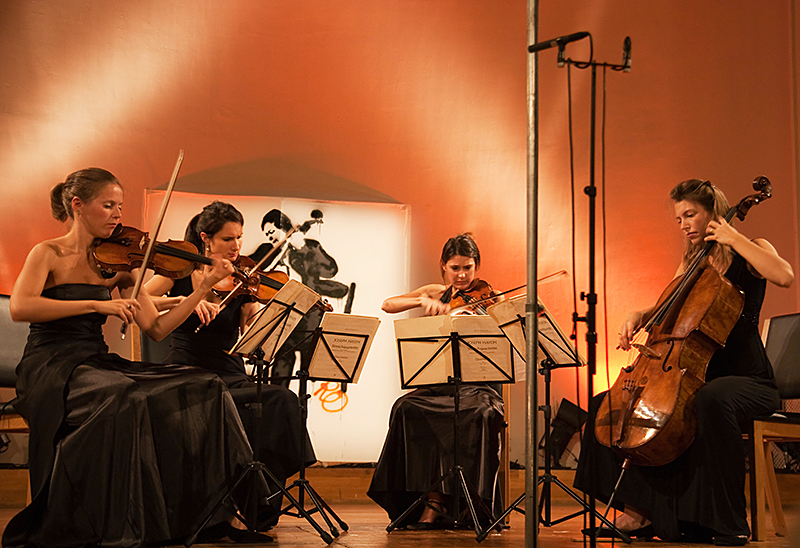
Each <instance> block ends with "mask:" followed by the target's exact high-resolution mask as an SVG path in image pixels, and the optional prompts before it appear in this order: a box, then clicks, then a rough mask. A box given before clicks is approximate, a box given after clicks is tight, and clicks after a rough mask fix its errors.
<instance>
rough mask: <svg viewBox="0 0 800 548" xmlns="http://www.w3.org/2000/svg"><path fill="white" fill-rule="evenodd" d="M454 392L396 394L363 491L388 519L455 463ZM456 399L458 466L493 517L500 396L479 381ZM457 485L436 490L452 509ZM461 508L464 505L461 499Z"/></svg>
mask: <svg viewBox="0 0 800 548" xmlns="http://www.w3.org/2000/svg"><path fill="white" fill-rule="evenodd" d="M445 293H446V294H447V292H445ZM443 301H445V299H443ZM453 395H454V389H453V387H452V386H443V387H431V388H418V389H416V390H414V391H413V392H410V393H408V394H405V395H403V396H401V397H400V398H398V399H397V401H395V403H394V406H393V407H392V412H391V415H390V416H389V432H388V433H387V435H386V441H385V442H384V445H383V450H382V451H381V456H380V458H379V459H378V463H377V465H376V467H375V473H374V474H373V476H372V483H370V486H369V490H368V491H367V495H368V496H369V497H370V498H371V499H372V500H374V501H375V502H377V503H378V504H379V505H380V506H381V507H382V508H383V509H384V510H386V513H387V514H389V519H391V520H392V521H395V520H396V519H397V518H399V517H400V516H401V515H402V514H403V512H405V511H406V510H407V509H408V507H409V506H411V505H412V504H413V503H414V501H415V500H417V499H418V498H419V497H420V496H421V495H422V494H424V493H425V492H427V491H428V490H429V489H430V488H431V487H433V483H434V482H435V481H436V480H438V479H439V478H440V477H441V476H442V475H443V474H445V473H447V471H448V470H450V468H452V466H453V419H454V417H455V404H454V401H453ZM459 398H460V399H459V402H460V403H459V415H458V429H459V430H458V435H459V464H460V465H461V467H462V468H463V469H464V475H465V477H466V479H467V482H468V484H469V485H470V486H471V487H473V488H474V489H475V490H476V491H477V494H478V495H479V496H480V498H481V499H482V500H483V502H484V503H485V505H486V507H487V508H488V509H489V510H490V511H491V512H492V513H494V514H495V515H497V514H498V513H499V512H502V506H503V501H502V499H501V497H500V486H499V483H498V476H497V473H498V470H499V467H500V437H501V435H502V432H503V428H504V426H505V420H504V417H503V399H502V398H501V397H500V394H498V392H497V390H495V389H494V388H492V387H490V386H487V385H483V384H474V385H473V384H462V385H461V387H460V391H459ZM456 489H457V487H456V485H455V481H453V478H451V479H450V480H448V481H446V482H445V483H444V485H442V486H440V488H439V489H438V490H439V491H440V492H442V493H443V494H444V495H445V503H444V505H445V508H447V509H448V510H450V511H453V508H452V506H453V504H452V502H448V501H449V500H450V499H449V497H451V496H452V494H453V493H454V492H456ZM460 507H461V508H466V505H465V502H463V503H461V504H460ZM423 510H424V506H423V505H419V506H418V507H417V508H416V509H415V511H414V512H412V513H411V514H409V515H408V516H407V517H406V519H405V520H404V523H400V524H398V526H400V527H403V526H405V525H408V524H412V523H416V522H417V521H419V518H420V516H421V514H422V511H423ZM483 514H484V515H481V514H479V518H482V519H483V518H488V519H489V521H491V519H492V516H486V515H485V512H484V513H483Z"/></svg>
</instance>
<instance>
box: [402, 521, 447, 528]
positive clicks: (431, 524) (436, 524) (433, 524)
mask: <svg viewBox="0 0 800 548" xmlns="http://www.w3.org/2000/svg"><path fill="white" fill-rule="evenodd" d="M406 529H408V530H409V531H433V530H435V529H444V527H443V526H442V522H441V521H440V520H438V519H436V520H434V521H418V522H417V523H412V524H410V525H408V526H407V527H406Z"/></svg>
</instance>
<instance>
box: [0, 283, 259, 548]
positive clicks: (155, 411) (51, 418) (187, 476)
mask: <svg viewBox="0 0 800 548" xmlns="http://www.w3.org/2000/svg"><path fill="white" fill-rule="evenodd" d="M43 296H45V297H48V298H52V299H60V300H83V299H88V300H107V299H110V298H111V297H110V294H109V292H108V289H107V288H105V287H103V286H96V285H87V284H69V285H61V286H56V287H52V288H49V289H47V290H46V291H44V292H43ZM105 320H106V317H105V316H103V315H100V314H86V315H82V316H76V317H71V318H64V319H61V320H56V321H52V322H45V323H34V324H31V332H30V335H29V338H28V344H27V346H26V348H25V352H24V355H23V357H22V361H21V362H20V364H19V366H18V367H17V375H18V380H17V395H18V397H19V400H18V404H17V408H18V409H19V411H20V413H21V414H22V415H23V416H24V417H25V418H26V419H27V421H28V423H29V425H30V428H31V435H30V446H29V457H30V476H31V494H32V496H33V502H32V503H31V504H30V505H29V506H28V507H26V508H25V509H24V510H23V511H22V512H20V513H19V514H17V515H16V516H15V517H14V518H12V520H11V521H10V522H9V524H8V526H7V527H6V529H5V531H4V533H3V546H4V547H16V546H31V545H39V546H65V547H66V546H70V547H71V546H76V547H77V546H86V545H102V546H115V547H134V546H143V545H145V544H148V543H159V542H164V541H167V540H169V539H177V538H180V537H183V536H185V535H188V534H190V533H192V532H193V529H194V527H196V525H197V521H198V518H200V517H201V516H202V515H203V514H204V512H205V511H206V507H207V506H208V504H209V501H210V499H211V498H212V497H213V496H214V495H215V494H217V493H218V492H220V491H221V490H222V489H223V487H224V486H225V484H226V482H227V481H228V480H229V479H230V478H231V477H233V476H235V475H236V473H237V472H238V470H239V469H240V468H241V466H242V465H244V464H246V463H247V462H249V461H251V460H252V451H251V449H250V446H249V444H248V442H247V439H246V436H245V433H244V430H243V428H242V424H241V421H240V420H239V416H238V413H237V411H236V407H235V406H234V403H233V400H232V399H231V396H230V394H229V393H228V390H227V388H226V387H225V384H224V383H223V382H222V381H221V380H220V379H219V377H217V376H216V375H214V374H212V373H209V372H205V371H202V370H200V369H196V368H193V367H187V366H179V365H155V364H145V363H140V362H132V361H129V360H126V359H123V358H121V357H120V356H118V355H116V354H110V353H108V347H107V346H106V344H105V342H104V340H103V333H102V325H103V323H104V322H105Z"/></svg>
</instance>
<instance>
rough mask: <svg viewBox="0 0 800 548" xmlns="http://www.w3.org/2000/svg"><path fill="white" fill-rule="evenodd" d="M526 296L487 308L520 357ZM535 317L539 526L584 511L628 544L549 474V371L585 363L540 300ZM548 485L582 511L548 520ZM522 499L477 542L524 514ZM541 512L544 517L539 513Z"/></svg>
mask: <svg viewBox="0 0 800 548" xmlns="http://www.w3.org/2000/svg"><path fill="white" fill-rule="evenodd" d="M526 298H527V296H526V295H519V296H516V297H513V298H511V299H508V300H506V301H502V302H500V303H497V304H496V305H492V306H491V307H489V309H488V312H489V315H490V316H492V317H493V318H494V319H495V320H496V321H497V323H498V326H499V327H500V329H502V330H503V332H504V333H505V334H506V336H507V337H508V339H509V340H510V341H511V343H512V344H513V345H514V349H515V350H516V351H517V353H519V354H520V356H524V355H525V304H526ZM537 316H538V318H539V322H538V330H537V334H538V337H539V339H538V348H539V351H540V352H541V353H542V354H543V355H544V359H543V360H542V361H541V362H540V364H541V368H540V369H539V374H540V375H542V376H543V377H544V387H545V404H544V405H540V406H539V407H538V409H539V411H542V412H544V424H545V433H544V474H542V475H541V476H539V479H538V484H540V485H541V486H542V496H541V498H540V500H539V518H540V519H539V523H541V524H542V525H544V526H545V527H552V526H553V525H557V524H559V523H562V522H564V521H567V520H570V519H572V518H575V517H578V516H582V515H584V514H585V513H586V512H591V511H594V514H595V515H596V516H597V517H598V518H600V521H602V522H603V523H604V524H605V525H606V526H607V527H609V528H610V529H613V530H614V531H615V532H617V533H619V534H620V538H622V539H623V540H624V541H625V542H627V543H630V542H631V541H630V537H628V535H626V534H625V533H623V532H621V531H619V530H618V529H617V528H616V527H615V526H614V524H613V523H611V522H610V521H608V520H607V519H606V517H605V516H602V515H600V513H598V512H597V510H593V509H592V508H591V506H590V505H589V504H587V503H586V502H585V501H584V500H583V499H582V498H581V497H579V496H578V495H577V494H576V493H575V492H574V491H572V489H570V488H569V487H568V486H567V485H565V484H564V483H563V482H562V481H561V480H559V479H558V477H556V475H555V474H553V473H552V462H551V461H552V458H551V457H552V455H551V454H550V452H551V450H552V444H551V433H550V430H551V429H550V422H551V420H552V408H551V407H550V383H551V380H552V379H551V371H552V370H553V369H559V368H562V367H583V366H584V365H586V361H585V360H584V359H583V358H582V357H581V356H580V355H579V354H578V353H577V351H576V350H575V345H573V344H572V343H571V342H570V340H569V338H568V337H567V336H566V335H565V334H564V332H563V331H562V330H561V328H560V327H559V326H558V323H556V321H555V320H554V319H553V317H552V316H551V315H550V311H549V310H547V307H545V306H544V304H543V303H542V301H541V299H539V300H538V307H537ZM551 484H555V485H556V486H558V487H560V488H561V490H562V491H564V492H565V493H566V494H568V495H569V496H570V497H572V499H573V500H574V501H575V502H577V503H578V504H580V505H581V506H582V507H583V509H582V510H579V511H578V512H574V513H572V514H569V515H566V516H563V517H561V518H558V519H555V520H554V519H552V514H551V509H552V505H551V487H550V486H551ZM524 500H525V493H522V494H521V495H520V496H519V497H518V498H517V500H515V501H514V502H513V503H512V504H511V505H510V506H509V507H508V508H506V509H505V510H504V511H503V513H502V514H500V517H498V518H497V519H496V520H495V521H494V522H493V523H492V524H491V525H489V526H488V527H487V528H486V529H485V530H484V531H483V532H482V533H481V534H479V535H478V537H477V540H478V542H481V541H482V540H483V539H485V538H486V536H487V535H488V534H489V531H491V530H492V529H497V530H500V527H501V524H502V523H503V521H504V520H505V518H506V516H508V515H509V514H510V513H511V512H512V511H517V512H519V513H521V514H524V513H525V511H524V510H522V509H520V508H519V505H520V504H521V503H522V502H523V501H524ZM543 512H544V515H542V513H543Z"/></svg>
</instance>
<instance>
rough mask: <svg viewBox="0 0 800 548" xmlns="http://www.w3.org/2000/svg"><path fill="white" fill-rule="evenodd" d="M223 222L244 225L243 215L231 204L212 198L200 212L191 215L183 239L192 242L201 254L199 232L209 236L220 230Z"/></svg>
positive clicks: (201, 247) (201, 239) (201, 242)
mask: <svg viewBox="0 0 800 548" xmlns="http://www.w3.org/2000/svg"><path fill="white" fill-rule="evenodd" d="M225 223H238V224H240V225H244V217H243V216H242V214H241V213H239V210H238V209H236V208H235V207H233V206H232V205H231V204H228V203H225V202H220V201H219V200H214V201H213V202H211V203H210V204H208V205H207V206H206V207H204V208H203V211H202V212H200V213H198V214H197V215H195V216H194V217H192V220H191V221H189V225H188V226H187V227H186V235H185V236H184V240H186V241H187V242H192V243H193V244H194V245H195V247H197V251H198V252H199V253H201V254H202V253H203V247H204V245H203V238H201V237H200V233H201V232H205V233H206V235H207V236H209V237H211V236H214V234H216V233H217V232H219V231H220V230H222V227H223V226H225Z"/></svg>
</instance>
